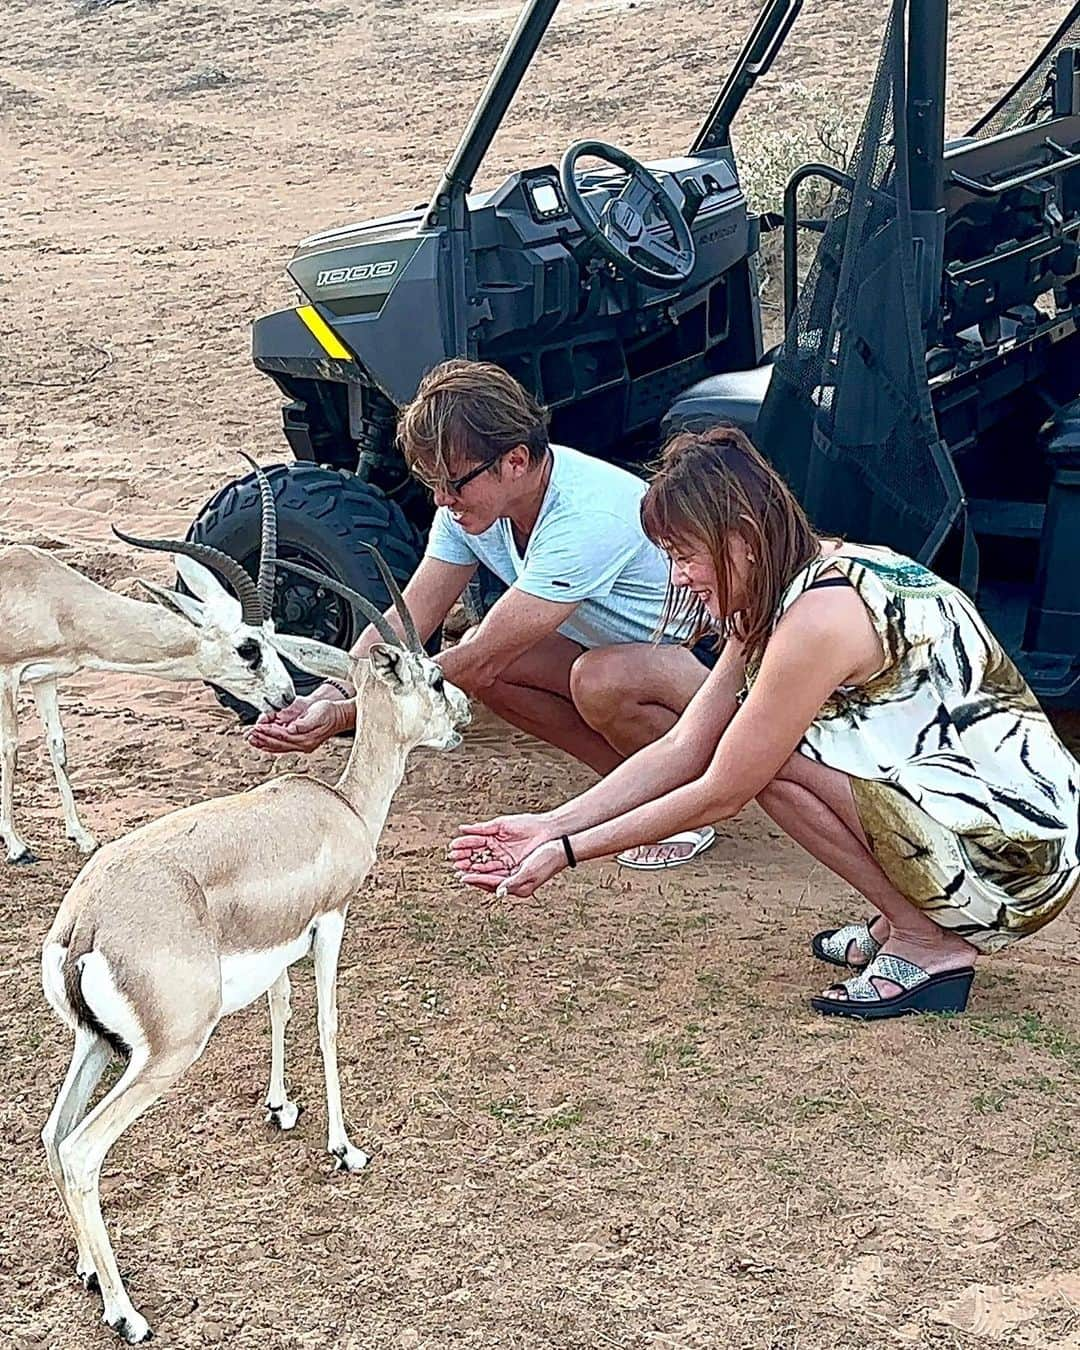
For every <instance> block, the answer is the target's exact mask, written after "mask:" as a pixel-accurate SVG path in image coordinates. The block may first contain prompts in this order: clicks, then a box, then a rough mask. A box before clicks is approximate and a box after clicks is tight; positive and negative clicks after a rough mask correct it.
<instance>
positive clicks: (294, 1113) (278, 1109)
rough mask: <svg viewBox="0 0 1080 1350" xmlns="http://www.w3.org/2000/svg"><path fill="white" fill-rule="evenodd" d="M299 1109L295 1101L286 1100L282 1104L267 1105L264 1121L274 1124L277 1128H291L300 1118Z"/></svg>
mask: <svg viewBox="0 0 1080 1350" xmlns="http://www.w3.org/2000/svg"><path fill="white" fill-rule="evenodd" d="M301 1110H302V1108H301V1107H299V1106H297V1104H296V1103H295V1102H286V1103H285V1105H284V1106H267V1108H266V1123H267V1124H268V1125H276V1126H277V1127H278V1129H279V1130H291V1129H292V1128H293V1126H294V1125H295V1124H296V1122H297V1121H298V1120H299V1119H300V1112H301Z"/></svg>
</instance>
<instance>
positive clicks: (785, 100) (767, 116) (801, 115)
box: [732, 82, 860, 340]
mask: <svg viewBox="0 0 1080 1350" xmlns="http://www.w3.org/2000/svg"><path fill="white" fill-rule="evenodd" d="M859 118H860V113H859V110H858V109H857V108H855V107H853V106H852V105H851V104H850V103H849V102H847V101H845V100H844V99H842V98H838V97H837V96H836V95H835V94H831V95H828V94H826V93H824V92H822V91H821V90H816V89H809V88H807V86H806V85H803V84H799V83H796V82H793V83H788V84H784V85H781V86H780V87H779V88H778V89H777V90H776V92H775V96H774V97H773V98H771V99H770V100H769V102H768V105H767V106H763V107H761V108H756V109H755V108H748V109H747V110H746V112H745V113H744V114H743V116H742V117H740V118H739V119H738V120H737V122H736V123H735V126H734V127H733V129H732V140H733V143H734V150H735V161H736V163H737V164H738V166H739V178H740V181H741V183H742V187H743V191H744V192H745V193H746V197H747V200H748V202H749V205H750V210H751V211H752V212H754V213H764V212H766V211H770V212H775V213H776V214H777V215H779V214H780V212H781V211H782V210H783V205H784V187H785V186H786V184H787V181H788V179H789V178H790V177H791V175H792V174H793V173H794V172H795V170H796V169H797V168H798V167H799V166H800V165H801V164H806V163H807V162H808V161H811V160H817V161H820V162H823V163H826V164H831V165H833V166H834V167H835V168H838V169H845V168H847V166H848V163H849V161H850V159H851V155H852V152H853V150H854V148H855V141H856V138H857V136H858V133H859ZM834 193H835V189H834V188H833V187H832V185H831V184H829V183H826V182H825V181H824V180H823V179H820V178H811V179H810V180H808V181H807V182H806V183H804V184H803V186H802V187H801V188H800V190H799V216H800V217H801V218H806V217H814V216H817V217H826V216H827V215H828V212H829V209H830V206H831V204H832V200H833V196H834ZM819 237H820V236H818V235H817V234H812V233H809V232H808V231H805V230H804V231H802V232H800V236H799V275H800V276H805V275H806V268H807V266H808V265H809V260H810V257H811V256H812V254H813V250H814V248H816V246H817V240H818V238H819ZM783 251H784V241H783V232H782V231H781V230H779V229H777V230H773V231H772V232H771V233H769V234H766V235H763V236H762V241H761V255H760V262H759V266H760V294H761V302H762V306H763V308H764V309H765V310H766V311H767V312H766V314H765V316H764V321H765V323H766V327H767V328H770V329H775V327H776V324H777V323H779V324H781V325H782V321H783V319H782V311H783ZM771 336H772V337H773V338H775V337H776V336H777V334H776V333H775V332H774V333H772V334H771ZM767 340H768V339H767Z"/></svg>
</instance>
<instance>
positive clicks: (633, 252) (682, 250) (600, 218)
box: [559, 141, 697, 289]
mask: <svg viewBox="0 0 1080 1350" xmlns="http://www.w3.org/2000/svg"><path fill="white" fill-rule="evenodd" d="M582 155H592V156H593V157H594V158H595V159H602V160H604V162H605V163H607V164H613V165H614V166H615V167H616V168H617V169H622V170H623V171H624V172H625V173H626V174H628V175H629V177H628V179H627V183H626V186H625V187H624V188H623V190H622V191H621V192H620V193H619V195H618V196H617V197H612V198H611V199H610V200H609V201H608V203H607V205H606V206H605V207H604V209H603V210H602V211H601V212H600V214H599V215H597V213H596V212H595V211H594V210H593V208H592V206H591V205H590V204H589V202H588V201H587V200H586V199H585V197H584V196H583V195H582V193H581V190H580V188H579V187H578V185H577V179H576V177H575V174H574V170H575V168H576V167H577V162H578V160H579V159H580V158H581V157H582ZM559 178H560V180H561V182H562V190H563V194H564V195H565V197H566V204H567V206H568V207H569V208H570V214H571V215H572V216H573V217H574V220H575V221H576V222H577V224H578V226H579V227H580V229H581V230H582V231H583V232H584V234H585V239H586V241H587V242H588V243H591V244H594V245H595V246H596V248H597V251H598V252H600V253H602V254H603V255H604V257H605V258H607V259H608V260H609V261H610V262H612V263H614V265H615V267H616V268H617V269H618V270H619V271H620V272H621V273H622V274H623V275H624V276H628V277H634V278H636V279H637V280H638V281H643V282H645V283H646V285H649V286H660V287H663V288H665V289H668V288H671V287H674V286H681V285H682V283H683V282H684V281H686V279H687V278H688V277H689V276H690V273H691V272H692V271H693V270H694V263H695V262H696V261H697V249H696V248H695V246H694V236H693V235H692V234H691V233H690V226H689V225H688V224H687V223H686V220H685V218H684V217H683V214H682V212H681V211H680V210H679V208H678V207H677V206H676V205H675V203H674V202H673V201H672V199H671V198H670V197H669V196H668V194H667V193H666V192H665V191H664V188H663V186H662V184H661V183H660V181H659V179H657V178H656V177H654V175H653V174H651V173H650V172H649V170H648V169H647V168H646V167H645V166H644V164H639V163H638V161H637V160H636V159H635V158H634V157H633V155H628V154H627V153H626V151H625V150H620V149H618V147H617V146H614V145H608V144H607V143H606V142H605V141H575V142H574V144H573V145H572V146H570V148H569V149H568V150H567V152H566V153H565V154H564V155H563V157H562V163H561V164H560V165H559ZM653 213H655V214H657V215H659V216H660V217H661V218H662V219H663V220H665V221H666V222H667V224H668V225H670V226H671V230H672V233H673V234H674V235H675V244H674V247H673V246H672V245H671V244H669V243H668V242H667V241H666V240H664V239H659V238H657V236H656V235H655V234H653V233H652V232H651V231H650V230H649V228H648V225H647V218H648V217H649V215H650V214H653Z"/></svg>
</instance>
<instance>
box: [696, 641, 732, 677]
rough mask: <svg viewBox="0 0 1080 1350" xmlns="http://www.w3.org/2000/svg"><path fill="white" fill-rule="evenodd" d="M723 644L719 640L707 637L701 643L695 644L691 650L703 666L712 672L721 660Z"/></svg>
mask: <svg viewBox="0 0 1080 1350" xmlns="http://www.w3.org/2000/svg"><path fill="white" fill-rule="evenodd" d="M723 645H724V644H723V643H722V642H721V641H720V639H719V638H714V637H705V638H702V639H701V641H700V642H695V643H694V645H693V646H692V647H691V648H690V650H691V651H692V652H693V653H694V655H695V656H696V657H697V659H698V660H699V661H700V662H701V664H702V665H703V666H706V667H707V668H708V669H709V670H712V668H713V666H715V665H716V663H717V661H719V659H720V652H721V651H722V650H723Z"/></svg>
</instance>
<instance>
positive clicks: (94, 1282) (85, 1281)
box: [75, 1266, 101, 1294]
mask: <svg viewBox="0 0 1080 1350" xmlns="http://www.w3.org/2000/svg"><path fill="white" fill-rule="evenodd" d="M75 1274H76V1275H78V1277H79V1283H80V1284H81V1285H82V1287H83V1288H84V1289H85V1290H86V1292H87V1293H88V1294H100V1293H101V1281H100V1280H99V1279H98V1273H97V1271H96V1270H95V1269H94V1268H93V1266H91V1267H90V1269H89V1270H76V1272H75Z"/></svg>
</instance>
